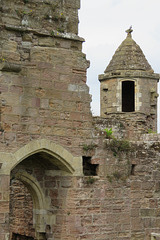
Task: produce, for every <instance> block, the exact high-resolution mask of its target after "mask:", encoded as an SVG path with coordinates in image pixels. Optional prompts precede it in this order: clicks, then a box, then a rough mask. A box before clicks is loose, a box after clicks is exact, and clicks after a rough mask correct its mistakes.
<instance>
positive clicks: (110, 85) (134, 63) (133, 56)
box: [99, 28, 159, 131]
mask: <svg viewBox="0 0 160 240" xmlns="http://www.w3.org/2000/svg"><path fill="white" fill-rule="evenodd" d="M126 32H127V37H126V39H125V40H124V41H123V42H122V43H121V45H120V46H119V48H118V49H117V50H116V52H115V54H114V55H113V57H112V60H111V61H110V63H109V65H108V66H107V68H106V70H105V71H104V74H102V75H100V76H99V81H100V83H101V90H100V91H101V116H102V117H114V118H115V117H116V118H119V119H127V118H128V119H130V121H133V122H136V121H143V123H144V122H145V125H146V128H148V129H152V130H153V131H156V129H157V97H158V94H157V82H158V81H159V75H158V74H155V73H154V71H153V70H152V68H151V66H150V65H149V63H148V61H147V60H146V58H145V56H144V54H143V52H142V50H141V48H140V47H139V46H138V45H137V44H136V42H135V41H134V40H133V39H132V35H131V33H132V29H131V28H130V29H129V30H127V31H126ZM140 119H141V120H140Z"/></svg>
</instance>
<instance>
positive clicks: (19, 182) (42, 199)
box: [10, 140, 82, 240]
mask: <svg viewBox="0 0 160 240" xmlns="http://www.w3.org/2000/svg"><path fill="white" fill-rule="evenodd" d="M78 160H79V161H78ZM77 163H78V164H77ZM78 165H79V167H78ZM81 168H82V161H81V158H77V157H73V156H72V154H70V153H69V152H68V151H66V150H65V149H64V148H63V147H61V146H58V145H55V144H54V143H51V142H50V141H44V140H41V141H35V142H32V143H29V144H28V146H24V147H23V148H22V149H20V150H18V151H17V152H16V153H15V154H14V160H13V162H12V168H11V194H10V240H32V239H34V240H47V239H50V240H52V239H54V236H53V229H52V226H53V225H54V224H55V219H56V211H57V210H56V209H57V206H56V205H55V202H56V204H57V205H58V204H59V203H58V201H59V200H58V194H57V195H56V194H54V196H52V195H53V194H52V195H51V189H52V191H54V192H57V193H58V185H57V184H55V179H56V178H55V177H53V176H55V175H56V176H73V175H75V174H76V175H79V174H80V171H81ZM53 197H54V199H53ZM53 200H54V201H53Z"/></svg>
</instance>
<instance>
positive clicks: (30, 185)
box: [0, 0, 160, 240]
mask: <svg viewBox="0 0 160 240" xmlns="http://www.w3.org/2000/svg"><path fill="white" fill-rule="evenodd" d="M78 9H79V0H74V1H73V0H65V1H64V0H62V1H57V0H54V1H50V0H36V1H31V0H19V1H9V0H7V1H2V0H1V1H0V10H1V16H0V18H1V33H0V101H1V103H0V106H1V111H0V113H1V116H0V121H1V125H0V149H1V152H0V239H1V240H8V239H9V238H11V237H12V233H15V234H16V235H14V236H13V237H14V238H15V237H16V238H18V237H20V236H21V238H22V239H25V240H26V238H28V239H29V238H30V239H32V238H33V237H34V238H35V239H36V240H46V239H47V240H53V239H54V240H60V239H61V240H62V239H63V240H64V239H65V240H84V239H87V240H89V239H92V240H93V239H95V240H100V239H101V240H103V239H104V240H107V239H108V240H122V239H123V240H124V239H125V240H129V239H131V240H141V239H146V240H149V239H150V237H151V233H152V232H154V233H155V234H156V233H159V232H160V231H159V220H160V217H159V209H160V206H159V204H160V197H159V191H160V188H159V185H160V184H159V183H160V179H159V175H160V172H159V169H160V166H159V157H160V155H159V154H160V153H159V151H160V146H159V142H160V136H159V135H157V134H155V135H154V134H151V135H142V134H143V133H146V132H147V131H148V130H149V128H150V125H149V124H148V123H150V122H151V121H152V118H150V119H149V120H148V119H146V117H147V116H146V115H145V114H143V113H133V114H124V115H123V114H122V115H121V116H119V115H118V114H114V113H113V114H112V115H110V116H108V117H107V118H94V120H93V118H92V115H91V112H90V101H91V97H90V95H89V89H88V86H87V85H86V71H87V68H88V67H89V62H88V61H87V60H86V56H85V54H83V53H82V42H83V41H84V40H83V39H82V38H80V37H78V36H77V29H78V24H77V23H78ZM104 128H108V129H110V128H112V130H113V135H114V137H113V136H111V137H110V138H106V134H105V131H104ZM137 128H138V129H137ZM82 163H83V164H82ZM82 165H83V169H82ZM27 203H28V206H27V207H26V204H27ZM26 217H27V218H28V220H27V221H26V222H25V218H26ZM20 222H21V223H22V225H23V226H19V225H20V224H21V223H20ZM12 240H13V239H12Z"/></svg>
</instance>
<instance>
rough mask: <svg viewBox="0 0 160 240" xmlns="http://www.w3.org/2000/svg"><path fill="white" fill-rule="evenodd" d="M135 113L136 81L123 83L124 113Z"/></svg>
mask: <svg viewBox="0 0 160 240" xmlns="http://www.w3.org/2000/svg"><path fill="white" fill-rule="evenodd" d="M134 111H135V83H134V81H123V82H122V112H134Z"/></svg>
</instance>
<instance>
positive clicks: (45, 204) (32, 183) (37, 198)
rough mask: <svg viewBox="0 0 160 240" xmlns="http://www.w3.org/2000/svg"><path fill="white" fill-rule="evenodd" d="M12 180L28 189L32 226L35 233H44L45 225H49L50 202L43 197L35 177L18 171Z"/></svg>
mask: <svg viewBox="0 0 160 240" xmlns="http://www.w3.org/2000/svg"><path fill="white" fill-rule="evenodd" d="M14 178H15V179H17V180H20V181H21V182H23V184H24V185H25V186H26V187H27V188H28V190H29V192H30V194H31V196H32V200H33V226H34V228H35V230H36V234H37V233H44V232H45V229H46V224H51V221H53V217H55V216H53V215H52V219H50V218H49V215H48V210H49V208H50V207H49V205H50V200H49V199H48V198H47V197H46V196H44V193H43V191H42V189H41V186H40V184H39V183H38V181H37V180H36V178H35V177H33V176H32V175H30V174H28V173H27V172H26V171H24V170H20V171H18V172H17V173H16V174H15V175H14Z"/></svg>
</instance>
